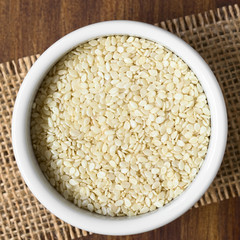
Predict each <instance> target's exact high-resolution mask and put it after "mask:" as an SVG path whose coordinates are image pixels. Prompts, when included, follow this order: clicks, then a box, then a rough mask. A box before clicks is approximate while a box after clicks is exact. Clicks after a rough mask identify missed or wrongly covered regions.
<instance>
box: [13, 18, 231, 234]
mask: <svg viewBox="0 0 240 240" xmlns="http://www.w3.org/2000/svg"><path fill="white" fill-rule="evenodd" d="M108 35H131V36H137V37H141V38H145V39H148V40H152V41H155V42H157V43H160V44H162V45H163V46H165V47H166V48H168V49H170V50H171V51H173V52H174V53H175V54H177V55H178V56H179V57H180V58H182V59H183V60H184V61H185V62H186V63H187V64H188V66H189V67H190V68H191V69H192V71H193V72H194V73H195V74H196V76H197V78H198V79H199V81H200V82H201V84H202V87H203V89H204V91H205V93H206V95H207V100H208V103H209V106H210V111H211V137H210V144H209V148H208V152H207V156H206V158H205V160H204V163H203V165H202V167H201V169H200V171H199V173H198V174H197V176H196V178H195V179H194V181H193V182H192V183H191V184H190V186H189V187H188V188H187V189H186V190H185V191H184V192H183V193H182V194H181V195H180V196H179V197H177V198H176V199H174V200H173V201H171V202H170V203H169V204H167V205H165V206H164V207H162V208H160V209H158V210H155V211H153V212H150V213H146V214H143V215H139V216H135V217H108V216H100V215H98V214H95V213H91V212H88V211H86V210H83V209H80V208H78V207H76V206H75V205H74V204H72V203H71V202H69V201H67V200H65V199H64V198H63V197H62V196H61V195H60V194H59V193H58V192H57V191H56V190H55V189H54V188H53V187H52V186H51V185H50V183H49V182H48V181H47V180H46V178H45V177H44V175H43V173H42V172H41V170H40V168H39V166H38V163H37V160H36V158H35V156H34V153H33V149H32V145H31V139H30V114H31V107H32V103H33V100H34V97H35V94H36V92H37V90H38V88H39V86H40V84H41V82H42V80H43V78H44V77H45V75H46V74H47V72H48V71H49V70H50V68H51V67H52V66H53V65H54V64H55V63H56V62H57V61H58V60H59V59H60V58H61V57H62V56H63V55H65V54H66V53H67V52H69V51H70V50H72V49H73V48H74V47H76V46H77V45H79V44H81V43H84V42H86V41H88V40H90V39H94V38H97V37H100V36H108ZM226 139H227V114H226V107H225V103H224V99H223V96H222V93H221V90H220V87H219V85H218V83H217V81H216V79H215V77H214V75H213V73H212V71H211V70H210V68H209V67H208V65H207V64H206V63H205V62H204V60H203V59H202V58H201V57H200V55H199V54H198V53H197V52H196V51H195V50H193V49H192V48H191V47H190V46H189V45H188V44H186V43H185V42H184V41H182V40H181V39H179V38H178V37H176V36H175V35H173V34H171V33H169V32H167V31H165V30H163V29H160V28H158V27H155V26H152V25H149V24H145V23H140V22H133V21H109V22H101V23H96V24H93V25H89V26H86V27H83V28H80V29H78V30H76V31H74V32H72V33H70V34H68V35H66V36H65V37H63V38H61V39H60V40H59V41H57V42H56V43H54V44H53V45H52V46H51V47H50V48H48V49H47V50H46V51H45V52H44V53H43V54H42V55H41V57H40V58H39V59H38V60H37V61H36V63H34V65H33V66H32V68H31V69H30V71H29V73H28V74H27V76H26V77H25V79H24V81H23V84H22V86H21V88H20V90H19V93H18V95H17V99H16V102H15V106H14V112H13V119H12V142H13V150H14V154H15V157H16V160H17V164H18V167H19V169H20V171H21V174H22V176H23V178H24V180H25V182H26V183H27V185H28V187H29V188H30V190H31V191H32V193H33V194H34V195H35V196H36V197H37V199H38V200H39V201H40V202H41V203H42V204H43V205H44V206H45V207H46V208H47V209H48V210H50V211H51V212H52V213H53V214H55V215H56V216H57V217H59V218H61V219H62V220H64V221H65V222H67V223H69V224H71V225H73V226H75V227H78V228H81V229H84V230H87V231H91V232H94V233H100V234H109V235H127V234H135V233H141V232H145V231H149V230H152V229H154V228H158V227H160V226H163V225H165V224H167V223H169V222H171V221H173V220H174V219H176V218H177V217H179V216H180V215H181V214H183V213H184V212H186V211H187V210H188V209H189V208H190V207H192V206H193V205H194V203H196V202H197V201H198V199H199V198H200V197H201V196H202V195H203V194H204V192H205V191H206V190H207V188H208V187H209V185H210V184H211V182H212V181H213V179H214V177H215V175H216V173H217V171H218V169H219V166H220V164H221V162H222V158H223V154H224V150H225V145H226Z"/></svg>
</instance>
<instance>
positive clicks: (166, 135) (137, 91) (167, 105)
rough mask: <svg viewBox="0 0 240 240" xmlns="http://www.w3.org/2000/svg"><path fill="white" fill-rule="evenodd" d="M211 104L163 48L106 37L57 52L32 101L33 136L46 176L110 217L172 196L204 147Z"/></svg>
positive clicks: (185, 68)
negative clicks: (61, 53) (64, 52)
mask: <svg viewBox="0 0 240 240" xmlns="http://www.w3.org/2000/svg"><path fill="white" fill-rule="evenodd" d="M210 130H211V129H210V110H209V107H208V104H207V99H206V96H205V94H204V92H203V89H202V87H201V85H200V83H199V81H198V79H197V78H196V76H195V75H194V73H193V72H192V71H191V70H190V69H189V68H188V66H187V65H186V64H185V63H184V62H183V61H182V60H181V59H180V58H179V57H177V56H176V55H175V54H173V53H172V52H171V51H169V50H168V49H166V48H164V47H163V46H161V45H159V44H157V43H154V42H151V41H148V40H144V39H139V38H136V37H128V36H111V37H104V38H99V39H95V40H91V41H90V42H87V43H85V44H83V45H80V46H78V47H77V48H75V49H74V50H72V51H71V52H69V53H68V54H67V55H66V56H64V57H63V58H62V59H61V60H60V61H59V62H58V63H57V64H56V65H55V66H54V67H53V68H52V69H51V71H50V72H49V73H48V75H47V76H46V78H45V79H44V81H43V83H42V85H41V87H40V89H39V91H38V93H37V96H36V98H35V101H34V104H33V109H32V117H31V136H32V143H33V148H34V151H35V155H36V157H37V160H38V162H39V165H40V167H41V169H42V171H43V172H44V174H45V175H46V177H47V179H48V180H49V182H50V183H51V184H52V185H53V186H54V187H55V188H56V189H57V190H58V191H59V192H60V193H61V194H62V195H63V196H64V197H65V198H66V199H68V200H70V201H72V202H73V203H75V204H76V205H77V206H79V207H81V208H85V209H87V210H89V211H91V212H96V213H99V214H103V215H110V216H124V215H128V216H133V215H137V214H144V213H146V212H149V211H153V210H155V209H156V208H159V207H162V206H164V205H165V204H166V203H168V202H170V201H171V200H172V199H174V198H175V197H177V196H178V195H179V194H180V193H181V192H182V191H184V189H185V188H186V187H187V186H188V185H189V184H190V183H191V181H192V180H193V179H194V177H195V176H196V174H197V172H198V170H199V168H200V166H201V164H202V162H203V160H204V157H205V155H206V152H207V148H208V143H209V136H210Z"/></svg>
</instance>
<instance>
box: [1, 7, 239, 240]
mask: <svg viewBox="0 0 240 240" xmlns="http://www.w3.org/2000/svg"><path fill="white" fill-rule="evenodd" d="M157 25H158V26H160V27H162V28H164V29H167V30H168V31H171V32H173V33H174V34H176V35H178V36H179V37H181V38H182V39H183V40H185V41H186V42H188V43H189V44H190V45H191V46H192V47H193V48H195V49H196V50H197V51H198V52H199V53H200V54H201V55H202V57H203V58H204V59H205V60H206V62H207V63H208V64H209V66H210V67H211V69H212V70H213V72H214V73H215V76H216V77H217V80H218V82H219V84H220V86H221V89H222V91H223V94H224V98H225V101H226V105H227V110H228V130H229V133H228V142H227V148H226V152H225V156H224V159H223V163H222V165H221V168H220V170H219V172H218V174H217V176H216V178H215V180H214V182H213V183H212V185H211V187H210V188H209V189H208V191H207V192H206V193H205V195H204V196H203V197H202V198H201V200H200V201H199V202H198V203H197V204H196V205H195V207H198V206H202V205H206V204H209V203H212V202H217V201H220V200H223V199H228V198H230V197H236V196H240V141H239V138H240V10H239V7H238V6H237V5H234V6H229V7H223V8H221V9H217V10H216V11H209V12H206V13H204V14H198V15H192V16H186V17H184V18H179V19H174V20H171V21H170V20H169V21H166V22H161V23H159V24H157ZM37 58H38V55H35V56H29V57H25V58H21V59H19V60H18V61H11V62H7V63H2V64H0V121H1V122H0V238H1V239H77V238H81V237H84V236H87V235H89V233H88V232H86V231H83V230H80V229H77V228H74V227H72V226H70V225H69V224H66V223H65V222H63V221H61V220H60V219H58V218H57V217H55V216H54V215H53V214H51V213H50V212H49V211H48V210H47V209H46V208H45V207H43V206H42V205H41V204H40V203H39V202H38V200H37V199H36V198H35V197H34V196H33V195H32V193H31V192H30V190H29V189H28V187H27V186H26V185H25V183H24V181H23V179H22V177H21V174H20V172H19V170H18V167H17V164H16V161H15V159H14V155H13V149H12V144H11V116H12V110H13V105H14V101H15V98H16V94H17V92H18V89H19V87H20V85H21V83H22V81H23V79H24V77H25V75H26V74H27V72H28V70H29V69H30V67H31V66H32V64H33V63H34V62H35V61H36V59H37ZM206 177H207V176H206Z"/></svg>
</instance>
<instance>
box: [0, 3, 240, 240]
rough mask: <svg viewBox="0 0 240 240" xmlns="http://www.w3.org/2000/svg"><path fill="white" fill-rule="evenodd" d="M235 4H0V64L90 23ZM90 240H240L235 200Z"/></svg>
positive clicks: (151, 18) (151, 19) (150, 18)
mask: <svg viewBox="0 0 240 240" xmlns="http://www.w3.org/2000/svg"><path fill="white" fill-rule="evenodd" d="M234 3H238V4H240V1H233V0H230V1H228V0H196V1H194V0H159V1H158V0H80V1H76V0H69V1H67V0H0V26H1V27H0V62H5V61H8V60H12V59H14V60H16V59H18V58H20V57H24V56H28V55H33V54H37V53H42V52H43V51H44V50H45V49H46V48H47V47H49V46H50V45H51V44H52V43H54V42H55V41H56V40H57V39H59V38H60V37H62V36H63V35H65V34H67V33H69V32H71V31H73V30H75V29H77V28H79V27H82V26H85V25H87V24H90V23H94V22H99V21H104V20H113V19H129V20H138V21H142V22H147V23H152V24H153V23H156V22H160V21H163V20H167V19H172V18H177V17H181V16H185V15H189V14H195V13H199V12H203V11H207V10H209V9H215V8H217V7H222V6H226V5H229V4H234ZM85 239H86V240H89V239H99V240H101V239H113V240H114V239H129V240H130V239H146V240H148V239H149V240H150V239H151V240H154V239H161V240H165V239H166V240H175V239H176V240H178V239H182V240H185V239H186V240H197V239H199V240H204V239H211V240H218V239H221V240H222V239H224V240H225V239H226V240H232V239H238V240H239V239H240V199H239V198H235V199H229V200H225V201H223V202H219V203H217V204H211V205H208V206H205V207H200V208H198V209H191V210H189V211H188V212H187V213H185V214H184V215H183V216H181V217H180V218H178V219H177V220H175V221H174V222H172V223H170V224H168V225H166V226H164V227H161V228H159V229H156V230H154V231H151V232H148V233H143V234H139V235H134V236H123V237H112V236H102V235H97V234H94V235H92V236H89V237H86V238H85Z"/></svg>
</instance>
